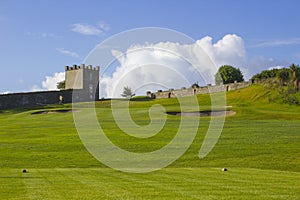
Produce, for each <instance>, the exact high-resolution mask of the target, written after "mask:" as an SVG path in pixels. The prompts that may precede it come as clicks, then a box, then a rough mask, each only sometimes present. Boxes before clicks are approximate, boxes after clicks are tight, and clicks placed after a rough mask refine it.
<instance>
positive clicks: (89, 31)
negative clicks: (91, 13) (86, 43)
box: [72, 23, 103, 35]
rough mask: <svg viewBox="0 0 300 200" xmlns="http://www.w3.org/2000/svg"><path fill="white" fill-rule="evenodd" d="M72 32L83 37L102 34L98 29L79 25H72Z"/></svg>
mask: <svg viewBox="0 0 300 200" xmlns="http://www.w3.org/2000/svg"><path fill="white" fill-rule="evenodd" d="M72 31H74V32H76V33H80V34H83V35H101V34H102V33H103V30H101V29H100V28H98V27H95V26H92V25H88V24H80V23H77V24H73V25H72Z"/></svg>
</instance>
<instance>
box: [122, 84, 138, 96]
mask: <svg viewBox="0 0 300 200" xmlns="http://www.w3.org/2000/svg"><path fill="white" fill-rule="evenodd" d="M121 96H122V97H125V98H130V97H133V96H135V94H133V93H132V90H131V88H130V87H128V86H126V87H124V88H123V93H122V94H121Z"/></svg>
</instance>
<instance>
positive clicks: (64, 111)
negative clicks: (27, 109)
mask: <svg viewBox="0 0 300 200" xmlns="http://www.w3.org/2000/svg"><path fill="white" fill-rule="evenodd" d="M70 112H78V110H73V109H64V110H41V111H37V112H33V113H31V114H32V115H38V114H57V113H70Z"/></svg>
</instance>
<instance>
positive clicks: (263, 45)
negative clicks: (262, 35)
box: [251, 38, 300, 47]
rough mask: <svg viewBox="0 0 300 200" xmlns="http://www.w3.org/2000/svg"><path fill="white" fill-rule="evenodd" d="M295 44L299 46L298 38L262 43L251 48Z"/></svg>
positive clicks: (299, 39) (299, 40)
mask: <svg viewBox="0 0 300 200" xmlns="http://www.w3.org/2000/svg"><path fill="white" fill-rule="evenodd" d="M297 44H300V38H288V39H278V40H268V41H262V42H260V43H258V44H255V45H252V46H251V47H273V46H285V45H297Z"/></svg>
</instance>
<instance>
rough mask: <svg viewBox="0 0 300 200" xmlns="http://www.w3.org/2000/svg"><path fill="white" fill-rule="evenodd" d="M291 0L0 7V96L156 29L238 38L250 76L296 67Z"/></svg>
mask: <svg viewBox="0 0 300 200" xmlns="http://www.w3.org/2000/svg"><path fill="white" fill-rule="evenodd" d="M299 8H300V2H299V1H297V0H294V1H292V0H285V1H281V0H277V1H274V0H272V1H271V0H260V1H258V0H251V1H242V0H239V1H238V0H236V1H233V0H224V1H222V0H218V1H214V0H211V1H202V0H195V1H192V0H187V1H174V0H172V1H171V0H170V1H169V0H164V1H160V0H151V1H148V0H147V1H146V0H144V1H141V0H139V1H138V0H127V1H124V0H123V1H122V0H120V1H116V0H110V1H101V0H95V1H93V0H88V1H79V0H72V1H71V0H69V1H67V0H65V1H58V0H48V1H47V0H27V1H21V0H18V1H17V0H1V1H0V26H1V28H0V47H1V48H0V58H1V73H0V93H1V92H6V91H10V92H19V91H31V90H33V89H34V88H38V89H40V88H41V89H45V88H42V82H43V81H44V80H45V77H46V76H53V75H54V73H56V72H63V71H64V66H65V65H72V64H81V63H82V62H83V60H84V59H85V57H86V56H87V55H88V53H89V52H90V51H91V50H92V49H93V48H94V47H95V46H96V45H97V44H99V43H100V42H101V41H103V40H105V39H107V38H109V37H110V36H112V35H114V34H117V33H119V32H122V31H126V30H129V29H133V28H140V27H163V28H169V29H174V30H176V31H179V32H182V33H184V34H186V35H188V36H190V37H192V38H193V39H195V40H199V39H201V38H203V37H205V36H209V37H211V38H212V42H213V43H216V42H218V41H219V40H221V39H222V38H223V37H224V36H225V35H228V34H235V35H237V36H239V37H240V38H242V40H243V42H244V47H245V51H246V54H247V57H246V59H247V63H246V64H245V65H249V66H242V67H245V68H247V67H249V68H251V69H250V71H249V72H250V74H254V73H257V72H259V71H260V70H262V69H267V68H269V67H275V66H288V65H289V64H290V63H296V64H300V28H299V24H300V15H299Z"/></svg>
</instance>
